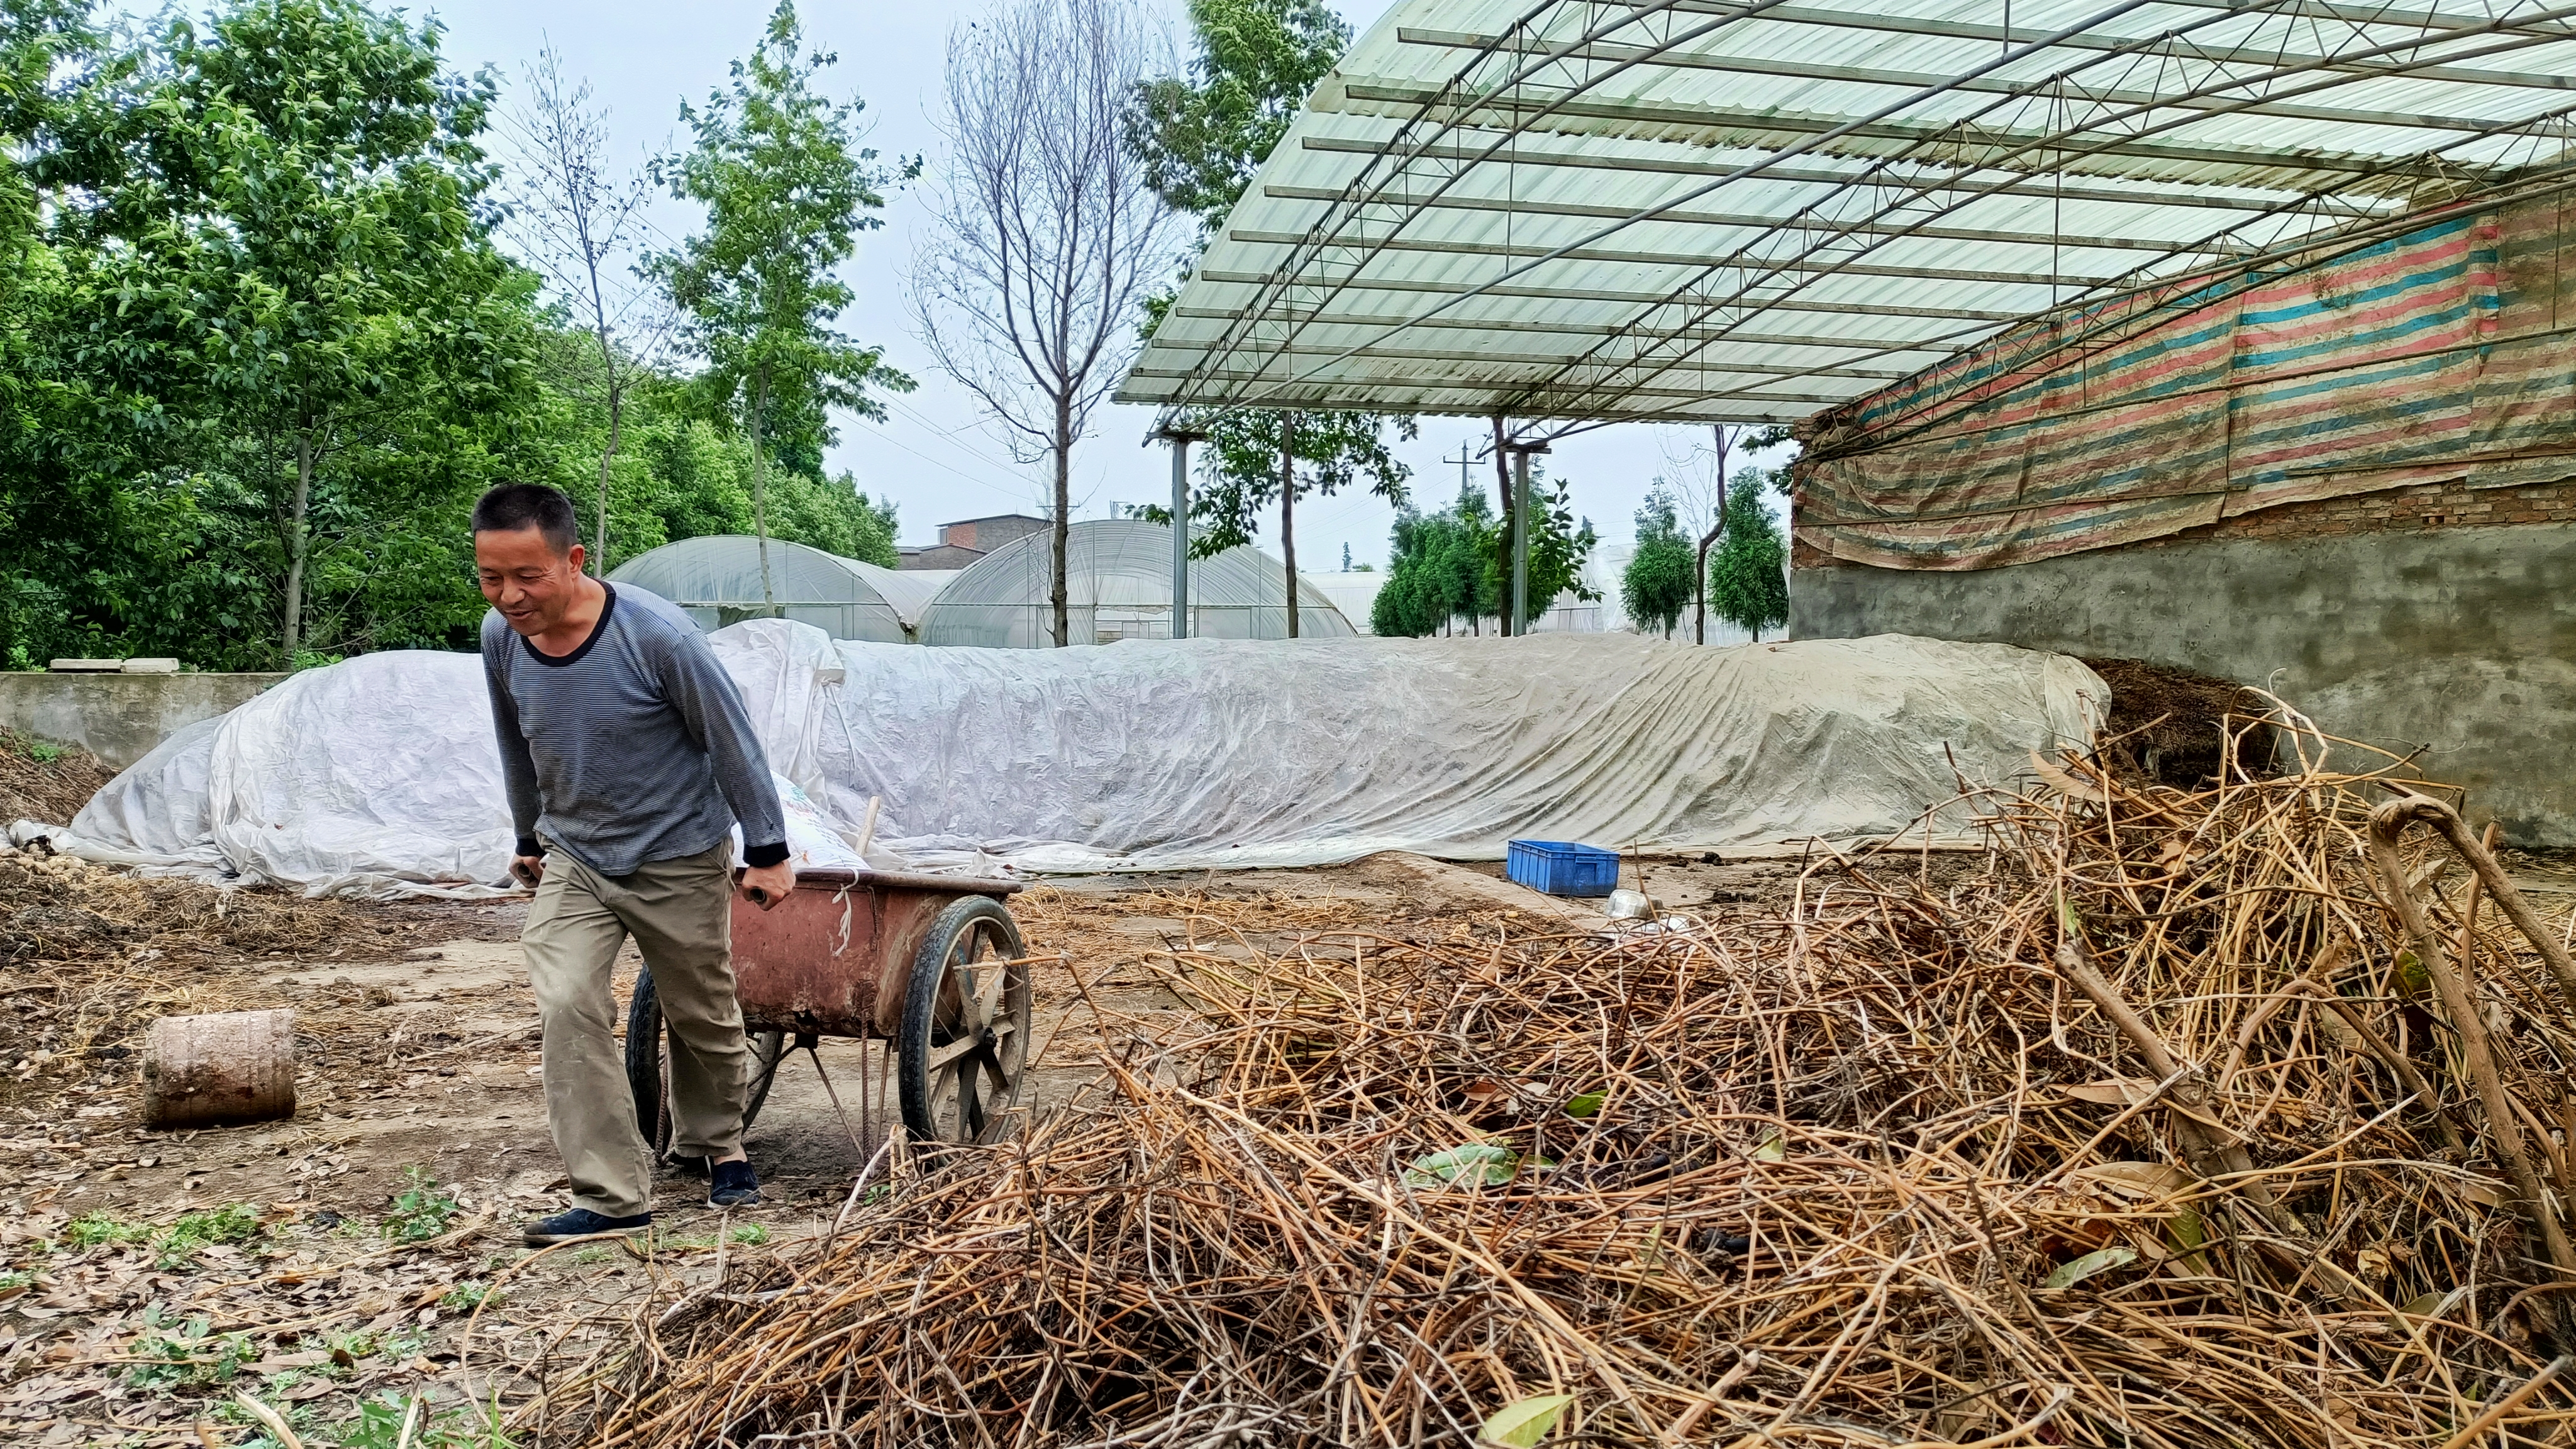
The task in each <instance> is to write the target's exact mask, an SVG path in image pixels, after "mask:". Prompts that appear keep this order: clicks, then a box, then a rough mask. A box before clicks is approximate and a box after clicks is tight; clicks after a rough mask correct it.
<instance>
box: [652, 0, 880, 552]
mask: <svg viewBox="0 0 2576 1449" xmlns="http://www.w3.org/2000/svg"><path fill="white" fill-rule="evenodd" d="M835 59H836V57H834V56H832V55H830V54H828V53H825V52H821V51H814V52H807V51H806V50H805V49H804V36H803V32H802V31H801V30H800V29H799V27H798V25H797V22H796V9H795V6H794V5H793V4H792V3H791V0H781V3H780V4H779V6H778V8H777V10H775V11H774V12H772V13H771V15H770V18H769V27H768V30H767V32H766V33H765V34H764V35H763V37H762V40H761V43H760V44H759V46H757V47H756V48H755V49H754V50H753V51H752V53H751V56H750V58H749V59H747V60H742V61H737V62H735V63H734V67H733V82H732V85H731V87H730V88H729V89H726V90H719V91H716V92H714V93H713V94H712V95H710V96H709V97H708V100H707V104H706V106H705V108H704V109H697V108H693V107H687V106H684V107H682V108H681V111H680V118H681V120H682V121H684V122H685V123H686V124H687V125H688V126H689V128H690V130H691V132H692V133H693V134H694V135H695V138H696V144H695V145H694V146H693V147H692V148H691V149H690V150H689V151H688V152H687V153H686V154H684V155H680V156H675V157H669V158H665V159H664V160H663V161H661V162H659V163H657V166H656V172H657V174H658V175H659V176H660V177H661V178H662V179H663V180H664V181H665V182H667V183H668V184H669V186H670V188H671V193H672V195H674V196H676V197H679V198H680V199H682V200H684V201H695V202H697V203H699V204H700V205H702V206H704V207H705V208H706V210H707V223H706V228H705V230H703V231H702V232H700V233H699V234H697V235H695V236H692V237H690V238H689V239H688V240H686V241H685V242H683V243H681V244H680V246H679V247H678V248H677V249H676V250H673V251H670V252H667V253H662V254H660V255H657V256H655V257H654V258H652V260H651V261H650V263H649V264H648V265H649V268H650V270H651V271H652V273H653V274H654V275H655V276H657V277H659V278H660V279H661V280H662V281H663V283H664V285H666V286H667V287H668V288H669V289H670V293H671V298H672V301H673V302H675V303H676V304H677V305H678V307H679V308H680V311H681V313H682V314H683V316H684V317H685V318H686V319H687V320H686V323H685V335H686V337H687V340H688V341H689V343H690V344H691V346H692V347H694V348H695V350H696V351H697V353H698V355H699V356H700V357H701V358H703V359H704V361H705V364H706V367H705V371H704V372H703V373H702V374H701V375H700V385H701V387H702V389H703V396H704V398H705V399H706V401H707V404H708V405H709V407H710V408H711V410H713V411H716V412H719V413H721V414H723V415H725V416H729V417H738V418H739V419H740V426H741V431H742V435H743V437H744V438H745V439H747V440H748V442H749V444H750V448H751V515H752V528H753V531H754V532H755V533H756V534H757V535H758V536H759V539H760V590H761V597H762V599H763V601H764V602H774V601H775V599H776V594H775V591H774V590H773V588H772V587H771V583H770V571H769V537H770V533H771V527H770V519H769V492H768V482H769V480H768V470H767V466H766V465H767V459H768V455H769V454H770V453H771V452H773V451H781V452H784V451H790V450H795V449H801V450H803V451H805V452H807V453H809V454H815V455H819V453H820V452H821V450H822V448H823V447H825V446H828V445H829V443H830V441H831V439H832V436H833V435H832V430H831V425H830V410H831V409H833V408H836V407H837V408H844V409H847V410H848V411H851V412H854V413H857V414H858V415H860V416H861V417H867V418H881V417H883V416H884V415H885V409H884V405H883V404H882V403H880V402H878V401H877V399H876V398H875V397H874V396H872V395H871V394H870V392H869V389H871V388H874V389H879V390H882V391H888V392H902V391H907V390H909V389H910V388H911V387H912V379H911V378H909V377H907V376H905V375H904V374H903V373H901V372H898V371H896V370H894V369H893V368H891V367H889V366H887V365H886V363H885V360H884V354H883V351H882V350H881V349H878V348H873V347H862V346H860V345H858V344H857V343H854V342H852V341H851V340H850V339H849V338H847V337H844V336H843V335H842V334H841V333H839V332H838V331H836V330H835V329H834V327H833V324H834V322H836V321H837V320H838V319H839V317H840V315H841V312H842V310H843V309H844V308H846V307H848V306H849V304H850V302H851V301H852V300H853V293H852V292H851V290H850V288H849V286H848V285H847V284H846V283H844V282H842V281H841V280H840V279H839V278H838V277H837V276H836V275H834V271H835V269H836V268H838V267H839V266H840V265H841V263H843V262H844V261H847V260H848V259H849V257H850V254H851V252H852V251H853V250H854V249H855V247H856V245H857V236H858V233H860V232H861V231H865V230H872V229H874V228H876V227H879V226H882V225H884V222H883V220H882V218H879V217H877V216H874V215H872V214H871V213H873V212H875V211H877V210H879V209H881V208H883V206H884V205H885V198H884V197H883V196H882V195H881V194H880V192H879V190H878V188H879V187H881V186H883V185H885V184H886V183H887V182H888V181H889V180H890V179H891V173H889V172H888V171H887V170H886V169H885V168H883V167H880V166H878V165H876V164H875V162H876V152H874V151H872V150H865V149H861V148H859V147H858V146H857V145H856V143H855V140H854V135H853V125H854V122H855V119H856V117H857V115H858V111H859V106H858V104H857V103H856V102H851V103H847V104H841V103H836V102H834V101H832V100H830V99H828V98H827V97H825V96H824V95H823V94H822V93H821V92H820V91H819V90H818V89H817V88H816V81H817V78H818V77H819V76H820V75H821V73H822V72H823V70H824V69H825V68H827V67H829V66H830V65H832V64H833V63H834V61H835Z"/></svg>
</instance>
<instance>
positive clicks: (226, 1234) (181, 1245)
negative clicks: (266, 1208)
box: [152, 1202, 259, 1269]
mask: <svg viewBox="0 0 2576 1449" xmlns="http://www.w3.org/2000/svg"><path fill="white" fill-rule="evenodd" d="M258 1236H259V1209H258V1208H255V1207H252V1206H251V1205H250V1204H248V1203H238V1202H237V1203H231V1204H228V1205H226V1206H224V1207H219V1208H216V1209H214V1210H213V1211H212V1212H197V1213H181V1214H180V1215H179V1220H178V1221H177V1222H174V1223H172V1224H171V1225H170V1226H169V1228H168V1229H167V1230H165V1231H163V1232H162V1233H161V1234H160V1235H159V1236H158V1237H156V1238H154V1239H153V1240H152V1249H153V1256H154V1261H155V1265H156V1266H158V1267H160V1268H163V1269H171V1268H182V1267H185V1266H187V1264H188V1263H189V1261H190V1260H191V1259H193V1258H195V1257H196V1255H197V1250H198V1249H200V1248H203V1247H207V1246H210V1245H212V1244H216V1243H242V1242H248V1241H249V1240H251V1239H252V1238H255V1237H258Z"/></svg>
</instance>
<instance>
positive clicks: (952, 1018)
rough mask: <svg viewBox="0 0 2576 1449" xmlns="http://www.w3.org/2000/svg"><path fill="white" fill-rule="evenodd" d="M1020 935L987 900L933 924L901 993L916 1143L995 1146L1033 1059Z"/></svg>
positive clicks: (903, 1051)
mask: <svg viewBox="0 0 2576 1449" xmlns="http://www.w3.org/2000/svg"><path fill="white" fill-rule="evenodd" d="M1026 954H1027V953H1026V952H1025V951H1023V950H1022V949H1021V946H1020V929H1019V927H1018V926H1017V925H1015V924H1013V922H1012V920H1011V913H1010V912H1008V911H1006V910H1004V909H1002V905H1001V902H999V901H996V900H994V899H992V898H991V897H990V896H965V897H962V898H960V899H958V900H957V901H955V902H953V903H952V904H950V905H949V907H948V908H947V909H946V910H943V911H941V912H940V913H939V916H938V918H937V919H936V920H934V921H932V922H931V925H930V931H929V933H928V934H927V935H926V936H924V937H923V938H922V943H921V952H920V954H919V955H917V956H915V957H914V958H913V962H912V980H911V983H910V985H909V986H907V987H906V989H905V991H904V1003H903V1032H902V1035H901V1037H900V1038H899V1039H898V1040H897V1042H896V1050H897V1051H898V1052H899V1053H900V1055H901V1063H900V1067H899V1070H898V1073H897V1093H898V1095H899V1097H900V1098H901V1101H902V1104H903V1125H904V1128H905V1130H906V1131H908V1132H910V1133H911V1134H912V1140H913V1141H915V1142H922V1143H947V1144H952V1145H962V1144H966V1143H973V1142H989V1141H991V1140H993V1139H994V1138H995V1137H996V1136H998V1135H1000V1132H1001V1128H1002V1121H1003V1118H1004V1116H1005V1115H1007V1114H1008V1113H1009V1111H1010V1109H1011V1106H1012V1104H1013V1103H1015V1102H1017V1101H1018V1100H1019V1096H1020V1083H1021V1079H1022V1078H1023V1077H1024V1076H1025V1075H1026V1072H1027V1066H1028V1056H1029V967H1028V963H1027V962H1025V961H1022V960H1020V959H1019V958H1020V957H1022V956H1023V955H1026Z"/></svg>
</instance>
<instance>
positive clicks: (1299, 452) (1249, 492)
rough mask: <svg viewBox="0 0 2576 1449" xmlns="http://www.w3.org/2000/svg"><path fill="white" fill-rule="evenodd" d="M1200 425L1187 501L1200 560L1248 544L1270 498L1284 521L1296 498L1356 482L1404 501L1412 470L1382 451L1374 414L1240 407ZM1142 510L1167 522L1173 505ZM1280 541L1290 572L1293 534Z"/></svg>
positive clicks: (1410, 430) (1407, 427)
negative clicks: (1197, 460) (1200, 446)
mask: <svg viewBox="0 0 2576 1449" xmlns="http://www.w3.org/2000/svg"><path fill="white" fill-rule="evenodd" d="M1205 426H1206V429H1207V449H1206V452H1205V453H1204V455H1203V462H1202V465H1201V473H1200V476H1201V480H1202V485H1201V487H1200V488H1199V489H1198V490H1197V492H1196V494H1195V495H1194V496H1193V497H1192V498H1191V500H1190V518H1191V521H1192V527H1191V539H1190V552H1191V553H1193V554H1195V555H1197V556H1198V557H1200V558H1206V557H1209V556H1210V555H1213V554H1217V553H1222V552H1224V551H1225V550H1226V549H1229V548H1235V547H1239V546H1241V545H1244V544H1248V543H1250V542H1252V540H1253V537H1254V533H1255V530H1256V529H1257V528H1258V527H1259V522H1258V518H1257V515H1258V512H1259V510H1261V509H1262V508H1264V507H1267V506H1269V505H1271V504H1274V503H1276V504H1284V507H1283V511H1282V513H1281V518H1282V521H1283V525H1284V523H1285V522H1286V520H1287V519H1288V518H1289V517H1290V516H1291V515H1292V514H1293V511H1294V508H1295V503H1296V500H1298V499H1301V498H1306V497H1309V496H1311V495H1315V494H1322V495H1323V496H1325V497H1331V496H1333V495H1334V494H1337V493H1339V492H1341V491H1342V490H1343V489H1345V488H1349V487H1351V486H1353V485H1354V484H1360V485H1364V486H1365V487H1366V488H1367V489H1368V491H1369V492H1371V493H1374V494H1376V495H1377V496H1378V497H1380V498H1383V499H1386V500H1387V501H1388V502H1390V503H1393V504H1395V505H1396V506H1398V507H1402V506H1403V505H1404V503H1405V501H1406V497H1407V495H1406V492H1405V487H1404V480H1405V479H1406V478H1407V477H1409V476H1411V473H1412V470H1411V469H1409V468H1407V467H1406V466H1405V465H1404V464H1402V463H1400V462H1398V461H1396V459H1395V457H1394V455H1392V454H1390V453H1389V452H1388V451H1387V448H1386V441H1385V436H1384V434H1385V427H1384V424H1383V423H1382V422H1381V420H1380V419H1379V418H1377V417H1376V416H1375V415H1374V414H1370V413H1283V412H1265V411H1261V410H1259V409H1254V408H1240V409H1237V410H1235V411H1233V412H1225V413H1218V414H1216V415H1215V416H1214V417H1212V418H1210V419H1208V420H1207V422H1206V425H1205ZM1397 430H1398V432H1399V433H1400V434H1401V435H1402V436H1404V437H1408V438H1410V437H1412V436H1413V434H1414V424H1413V421H1412V419H1410V418H1407V419H1403V420H1401V421H1399V423H1398V424H1397ZM1290 490H1293V492H1292V491H1290ZM1147 516H1148V517H1159V518H1163V519H1166V520H1168V519H1169V517H1170V510H1168V509H1150V510H1148V511H1147ZM1280 546H1281V549H1282V552H1283V553H1284V555H1285V562H1286V566H1287V568H1288V569H1289V570H1290V572H1291V573H1292V574H1293V573H1294V571H1295V568H1296V561H1297V555H1296V536H1295V534H1294V533H1293V532H1292V531H1290V530H1289V529H1288V528H1287V527H1284V526H1283V527H1282V529H1281V534H1280Z"/></svg>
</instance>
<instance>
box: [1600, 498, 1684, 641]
mask: <svg viewBox="0 0 2576 1449" xmlns="http://www.w3.org/2000/svg"><path fill="white" fill-rule="evenodd" d="M1698 561H1699V555H1698V553H1697V552H1696V549H1695V546H1694V544H1693V542H1692V541H1691V540H1690V539H1687V538H1684V537H1682V532H1681V522H1680V519H1679V517H1678V516H1677V513H1676V510H1675V506H1674V502H1673V492H1672V490H1671V489H1670V488H1667V487H1664V486H1663V485H1662V484H1661V483H1658V484H1656V486H1655V487H1654V488H1653V489H1651V490H1649V491H1648V492H1647V494H1646V506H1645V507H1643V508H1640V509H1638V510H1637V551H1636V552H1635V553H1633V554H1631V555H1629V557H1628V567H1627V570H1626V572H1624V573H1623V574H1621V575H1620V579H1619V602H1620V605H1621V607H1623V608H1625V609H1626V610H1627V611H1628V618H1629V621H1630V622H1632V623H1634V624H1635V625H1636V626H1637V630H1638V632H1639V633H1645V632H1647V631H1650V630H1651V631H1653V632H1655V633H1658V634H1661V635H1663V636H1664V637H1665V638H1667V639H1669V638H1671V637H1672V635H1673V626H1674V625H1675V624H1677V623H1679V622H1681V617H1682V610H1684V609H1686V608H1688V607H1689V606H1690V601H1691V573H1692V570H1693V568H1694V567H1695V566H1696V565H1697V563H1698Z"/></svg>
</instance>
